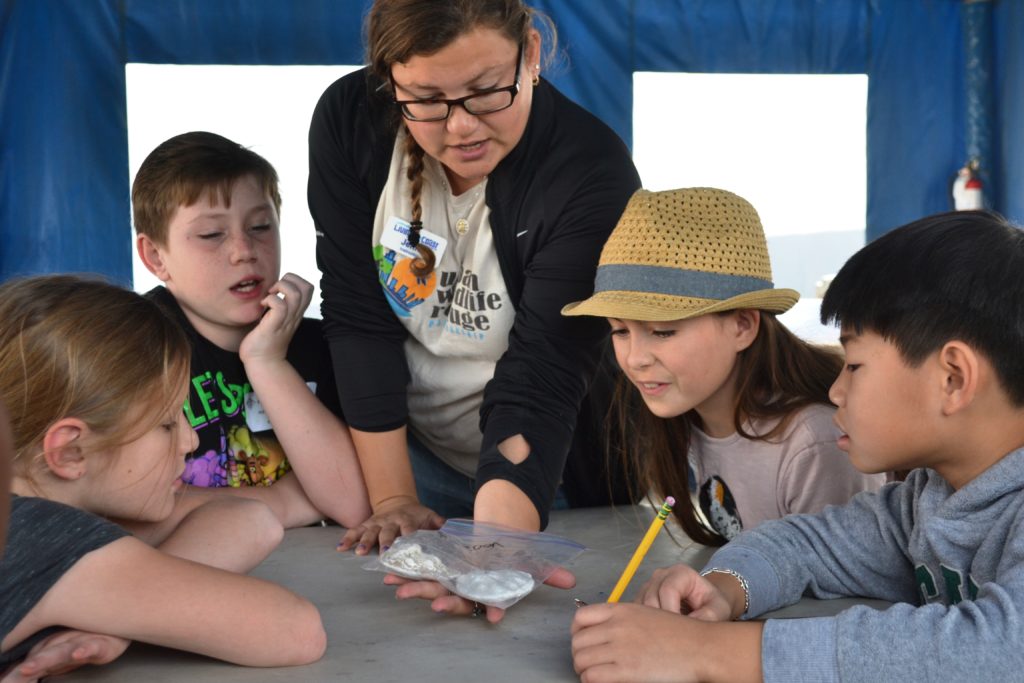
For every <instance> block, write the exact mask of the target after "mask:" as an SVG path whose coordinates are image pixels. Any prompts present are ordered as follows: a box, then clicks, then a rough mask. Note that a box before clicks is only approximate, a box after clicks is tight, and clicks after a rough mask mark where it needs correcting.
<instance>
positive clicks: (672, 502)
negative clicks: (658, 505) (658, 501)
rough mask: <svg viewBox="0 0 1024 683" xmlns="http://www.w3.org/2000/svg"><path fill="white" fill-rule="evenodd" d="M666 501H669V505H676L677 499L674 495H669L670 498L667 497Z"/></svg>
mask: <svg viewBox="0 0 1024 683" xmlns="http://www.w3.org/2000/svg"><path fill="white" fill-rule="evenodd" d="M665 502H666V503H668V504H669V505H675V504H676V499H675V498H673V497H672V496H669V497H668V498H666V499H665Z"/></svg>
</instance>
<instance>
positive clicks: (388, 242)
mask: <svg viewBox="0 0 1024 683" xmlns="http://www.w3.org/2000/svg"><path fill="white" fill-rule="evenodd" d="M380 243H381V245H382V246H383V247H384V248H386V249H390V250H391V251H394V252H397V253H399V254H401V255H402V256H405V257H406V258H418V257H419V252H418V251H416V248H415V247H413V246H412V245H411V244H409V222H408V221H404V220H402V219H401V218H399V217H397V216H392V217H391V218H389V219H388V222H387V223H385V225H384V233H383V234H382V235H381V236H380ZM420 244H423V245H425V246H427V247H430V249H431V250H432V251H433V252H434V255H435V256H436V257H437V262H438V263H440V261H441V256H442V255H443V254H444V250H445V249H447V248H448V240H446V239H445V238H444V237H441V236H440V235H438V234H436V233H433V232H430V231H429V230H427V229H426V228H423V229H422V230H420Z"/></svg>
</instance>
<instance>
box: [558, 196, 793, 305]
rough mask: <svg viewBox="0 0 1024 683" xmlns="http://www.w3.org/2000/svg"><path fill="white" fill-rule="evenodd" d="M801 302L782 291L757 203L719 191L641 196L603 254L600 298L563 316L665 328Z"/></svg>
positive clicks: (789, 291)
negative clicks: (721, 313) (726, 313)
mask: <svg viewBox="0 0 1024 683" xmlns="http://www.w3.org/2000/svg"><path fill="white" fill-rule="evenodd" d="M799 298H800V295H799V293H797V292H796V291H794V290H792V289H775V286H774V284H773V283H772V266H771V262H770V261H769V260H768V245H767V243H766V242H765V238H764V230H763V229H762V228H761V219H760V218H759V217H758V215H757V211H755V210H754V207H753V206H751V205H750V202H748V201H747V200H745V199H743V198H742V197H739V196H737V195H735V194H733V193H732V192H726V191H725V190H717V189H715V188H712V187H691V188H684V189H680V190H665V191H663V192H650V191H648V190H637V191H636V193H635V194H634V195H633V196H632V197H631V198H630V200H629V203H628V204H627V205H626V210H625V211H624V212H623V214H622V218H620V219H619V222H618V224H617V225H616V226H615V230H614V231H612V234H611V236H610V237H609V238H608V242H607V243H606V244H605V245H604V249H602V250H601V259H600V261H599V262H598V265H597V278H596V280H595V281H594V295H593V296H591V297H590V298H589V299H586V300H584V301H577V302H576V303H572V304H569V305H567V306H566V307H565V308H563V309H562V315H594V316H600V317H604V318H620V319H622V320H647V321H662V320H681V319H683V318H693V317H696V316H698V315H704V314H705V313H715V312H717V311H729V310H734V309H737V308H756V309H759V310H762V311H769V312H772V313H782V312H784V311H787V310H789V309H790V308H791V307H792V306H793V304H795V303H796V301H797V299H799Z"/></svg>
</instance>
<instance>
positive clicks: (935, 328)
mask: <svg viewBox="0 0 1024 683" xmlns="http://www.w3.org/2000/svg"><path fill="white" fill-rule="evenodd" d="M1022 278H1024V231H1021V230H1020V229H1019V228H1017V227H1016V226H1013V225H1011V224H1010V223H1009V222H1008V221H1007V220H1006V219H1005V218H1003V217H1002V216H1000V215H998V214H995V213H990V212H987V211H950V212H947V213H940V214H935V215H933V216H928V217H926V218H922V219H920V220H917V221H914V222H913V223H908V224H907V225H905V226H902V227H900V228H896V229H895V230H893V231H891V232H888V233H886V234H885V235H882V236H881V237H879V238H878V239H876V240H875V241H873V242H871V243H870V244H868V245H866V246H865V247H864V248H863V249H861V250H860V251H858V252H857V253H856V254H854V255H853V256H852V257H851V258H850V260H849V261H847V262H846V264H845V265H844V266H843V267H842V269H840V271H839V273H838V274H837V275H836V277H835V279H833V280H832V284H830V285H829V288H828V291H827V292H826V293H825V298H824V300H823V301H822V303H821V321H822V323H826V324H827V323H832V322H835V323H839V324H841V325H842V326H843V327H848V328H850V329H853V330H854V331H855V332H857V333H858V334H859V333H862V332H863V331H864V330H869V331H872V332H875V333H877V334H878V335H880V336H881V337H882V338H883V339H886V340H887V341H889V342H891V343H892V344H894V345H895V346H896V348H897V349H898V350H899V352H900V354H901V355H902V357H903V359H904V360H905V361H906V362H907V363H908V364H909V365H910V366H912V367H913V366H918V365H920V363H922V362H923V361H924V359H925V358H926V357H927V356H928V355H929V354H931V353H933V352H935V351H938V350H939V349H940V348H942V345H943V344H945V343H946V342H948V341H951V340H954V339H957V340H960V341H963V342H965V343H967V344H970V345H971V346H972V347H974V348H975V349H977V350H978V352H980V353H981V354H983V355H984V356H985V357H986V358H987V359H988V360H989V361H990V362H991V363H992V365H993V366H994V368H995V371H996V376H997V377H998V378H999V382H1000V384H1001V385H1002V387H1003V388H1004V389H1005V391H1006V393H1007V394H1008V395H1009V398H1010V400H1011V402H1012V403H1013V404H1014V405H1016V406H1024V279H1022Z"/></svg>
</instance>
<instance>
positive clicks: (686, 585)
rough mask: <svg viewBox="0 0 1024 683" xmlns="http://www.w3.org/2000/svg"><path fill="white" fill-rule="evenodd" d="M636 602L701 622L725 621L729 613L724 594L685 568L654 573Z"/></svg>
mask: <svg viewBox="0 0 1024 683" xmlns="http://www.w3.org/2000/svg"><path fill="white" fill-rule="evenodd" d="M636 602H638V603H640V604H642V605H647V606H648V607H657V608H659V609H663V610H666V611H669V612H675V613H676V614H687V615H689V616H690V617H692V618H693V619H700V620H702V621H728V620H729V619H730V618H731V617H732V611H733V610H732V604H731V602H730V601H729V598H728V596H726V595H725V593H723V592H722V591H721V590H719V589H718V588H717V587H716V586H715V585H714V584H713V583H712V582H711V581H708V580H707V579H706V578H704V577H702V576H701V575H700V574H698V573H697V572H696V571H695V570H694V569H693V568H692V567H688V566H686V565H685V564H677V565H673V566H671V567H663V568H661V569H656V570H654V575H653V576H652V577H651V580H650V581H648V582H647V583H645V584H644V585H643V586H642V587H641V588H640V593H639V594H638V595H637V598H636ZM741 604H742V603H741Z"/></svg>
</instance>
